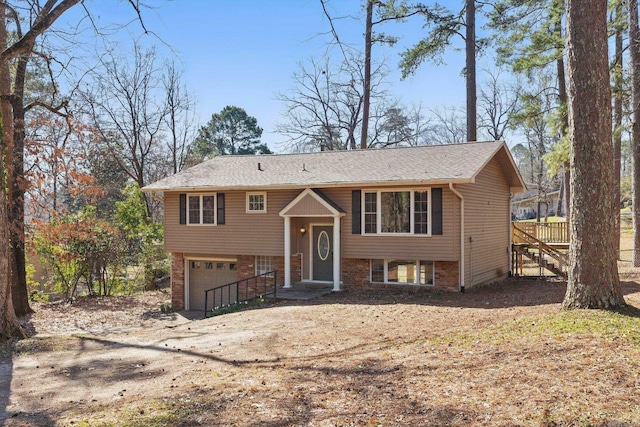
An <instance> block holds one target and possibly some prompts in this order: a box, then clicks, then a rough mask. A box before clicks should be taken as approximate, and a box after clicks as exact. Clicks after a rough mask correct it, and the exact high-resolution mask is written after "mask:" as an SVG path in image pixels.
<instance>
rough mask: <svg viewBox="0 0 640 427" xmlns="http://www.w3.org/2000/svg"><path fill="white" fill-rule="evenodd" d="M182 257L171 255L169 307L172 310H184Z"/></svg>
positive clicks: (176, 254)
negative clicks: (171, 307) (170, 306)
mask: <svg viewBox="0 0 640 427" xmlns="http://www.w3.org/2000/svg"><path fill="white" fill-rule="evenodd" d="M184 285H185V283H184V256H183V254H182V253H180V252H173V253H171V305H172V306H173V309H174V310H184Z"/></svg>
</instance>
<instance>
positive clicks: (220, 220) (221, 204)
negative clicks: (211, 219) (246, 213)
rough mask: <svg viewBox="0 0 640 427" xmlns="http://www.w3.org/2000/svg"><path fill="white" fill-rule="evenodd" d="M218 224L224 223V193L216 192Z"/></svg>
mask: <svg viewBox="0 0 640 427" xmlns="http://www.w3.org/2000/svg"><path fill="white" fill-rule="evenodd" d="M217 197H218V200H217V205H218V206H217V209H218V212H217V213H218V218H217V219H218V225H222V224H224V193H218V194H217Z"/></svg>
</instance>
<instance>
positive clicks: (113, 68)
mask: <svg viewBox="0 0 640 427" xmlns="http://www.w3.org/2000/svg"><path fill="white" fill-rule="evenodd" d="M174 77H175V76H174ZM92 80H93V85H92V88H91V89H88V90H86V91H85V92H84V97H85V100H86V102H85V108H86V110H87V113H88V114H89V117H90V119H91V121H92V122H93V126H94V127H95V129H96V130H97V131H98V133H99V135H100V136H101V138H102V140H103V142H104V144H105V147H106V148H107V149H108V152H109V154H110V155H111V156H112V157H113V159H114V160H115V161H116V162H117V164H118V165H119V166H120V168H121V169H122V170H123V171H125V172H126V173H127V175H129V177H131V179H133V180H134V181H135V182H136V183H137V184H138V185H139V186H140V187H144V185H145V184H146V183H148V182H150V172H151V168H152V167H153V168H155V167H157V165H154V164H153V163H152V162H151V161H150V160H151V157H153V156H154V155H156V153H157V152H158V151H159V150H162V149H163V148H164V140H163V136H164V135H163V131H164V129H165V128H164V124H165V120H166V119H167V113H168V111H167V105H166V95H165V96H164V97H163V96H162V95H161V94H162V89H163V86H162V74H161V70H160V69H159V68H157V64H156V53H155V51H154V50H153V49H152V50H143V49H142V48H141V47H140V46H139V45H138V44H137V43H134V46H133V59H132V60H126V59H124V58H120V57H115V56H109V57H108V58H107V59H105V60H103V61H102V67H101V68H100V69H98V70H95V71H94V72H93V74H92ZM156 158H165V159H166V157H165V156H156ZM163 163H164V162H163ZM146 200H147V214H148V215H149V216H150V217H151V216H152V211H151V201H150V200H149V198H148V197H146Z"/></svg>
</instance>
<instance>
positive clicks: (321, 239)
mask: <svg viewBox="0 0 640 427" xmlns="http://www.w3.org/2000/svg"><path fill="white" fill-rule="evenodd" d="M329 249H330V248H329V235H328V234H327V232H326V231H321V232H320V234H319V235H318V257H319V258H320V259H321V260H322V261H325V260H326V259H327V258H328V257H329Z"/></svg>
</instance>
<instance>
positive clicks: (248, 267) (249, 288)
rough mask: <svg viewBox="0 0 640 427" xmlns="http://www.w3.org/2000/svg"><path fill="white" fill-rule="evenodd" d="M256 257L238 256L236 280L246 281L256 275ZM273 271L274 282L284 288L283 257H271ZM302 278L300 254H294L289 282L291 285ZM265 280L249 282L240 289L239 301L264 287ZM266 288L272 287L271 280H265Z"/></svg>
mask: <svg viewBox="0 0 640 427" xmlns="http://www.w3.org/2000/svg"><path fill="white" fill-rule="evenodd" d="M255 260H256V257H255V256H253V255H240V256H238V280H243V279H248V278H250V277H253V276H255V275H256V265H255ZM273 269H274V270H276V281H277V285H278V287H280V288H281V287H283V286H284V257H281V256H275V257H273ZM301 277H302V254H295V255H292V256H291V281H292V282H293V283H295V282H299V281H300V280H301ZM264 283H265V279H263V278H260V279H258V280H256V281H250V282H249V283H247V284H246V286H244V284H243V287H241V289H240V291H239V293H240V299H242V298H244V297H245V296H246V295H247V294H249V295H251V294H253V293H255V291H256V290H260V289H262V288H263V287H264ZM266 284H267V286H273V278H266Z"/></svg>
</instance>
